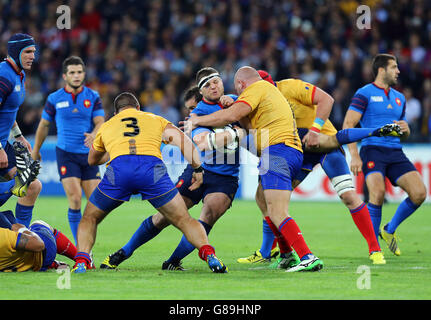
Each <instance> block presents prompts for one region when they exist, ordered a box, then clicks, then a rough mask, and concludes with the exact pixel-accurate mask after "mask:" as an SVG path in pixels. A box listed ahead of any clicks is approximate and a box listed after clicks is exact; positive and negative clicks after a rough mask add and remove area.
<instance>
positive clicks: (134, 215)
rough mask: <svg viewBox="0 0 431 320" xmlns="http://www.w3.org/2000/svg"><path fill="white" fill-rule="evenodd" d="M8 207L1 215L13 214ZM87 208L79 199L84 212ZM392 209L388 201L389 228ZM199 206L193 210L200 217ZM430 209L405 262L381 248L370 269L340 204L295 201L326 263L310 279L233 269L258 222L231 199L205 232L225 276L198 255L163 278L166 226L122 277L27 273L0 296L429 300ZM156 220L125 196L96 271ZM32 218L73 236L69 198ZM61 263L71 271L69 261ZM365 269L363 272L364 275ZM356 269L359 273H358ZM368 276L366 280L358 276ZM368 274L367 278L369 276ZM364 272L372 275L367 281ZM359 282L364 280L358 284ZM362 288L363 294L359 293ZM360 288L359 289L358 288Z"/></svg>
mask: <svg viewBox="0 0 431 320" xmlns="http://www.w3.org/2000/svg"><path fill="white" fill-rule="evenodd" d="M14 206H15V201H13V200H11V201H9V203H7V204H6V205H5V206H3V207H2V210H7V209H11V210H14ZM84 206H85V202H83V208H84ZM396 207H397V204H385V205H384V207H383V220H382V221H383V222H384V223H386V222H387V221H388V220H389V219H390V218H391V216H392V214H393V212H394V211H395V209H396ZM200 208H201V207H200V205H199V206H197V207H195V208H193V209H191V211H190V212H191V214H192V216H194V217H198V216H199V210H200ZM430 212H431V206H430V205H429V204H428V205H423V206H422V207H421V208H420V209H419V210H418V211H417V212H416V213H415V214H414V215H412V216H411V217H410V218H409V219H407V220H406V221H405V222H404V223H403V224H402V225H401V226H400V227H399V229H398V232H399V235H400V237H401V238H402V239H403V241H402V242H401V243H400V248H401V251H402V255H401V256H400V257H396V256H394V255H393V254H392V253H390V251H389V250H388V249H387V247H386V244H385V243H384V242H382V241H380V243H381V246H382V248H383V251H384V253H385V258H386V261H387V264H386V265H383V266H373V265H372V264H371V262H370V260H369V259H368V250H367V245H366V242H365V240H364V239H363V238H362V236H361V235H360V233H359V231H358V230H357V229H356V227H355V225H354V223H353V220H352V218H351V217H350V214H349V213H348V210H347V209H346V208H345V207H344V205H343V204H341V203H325V202H323V203H314V202H312V203H307V202H292V203H291V206H290V213H291V215H292V216H293V217H294V218H295V220H296V221H297V223H298V225H299V227H300V228H301V231H302V232H303V235H304V237H305V240H306V241H307V244H308V245H309V247H310V249H311V250H312V251H313V253H314V254H316V255H317V256H319V257H320V258H321V259H322V260H323V261H324V264H325V266H324V269H323V270H322V271H320V272H314V273H285V272H284V271H282V270H267V269H265V268H264V266H265V265H264V264H259V265H244V264H238V263H237V262H236V259H237V258H239V257H244V256H248V255H249V254H251V253H253V252H254V251H255V250H257V249H259V247H260V243H261V239H262V232H261V230H262V227H261V226H262V219H261V216H260V213H259V211H258V209H257V207H256V205H255V203H254V202H253V201H241V200H236V201H234V203H233V206H232V208H231V209H230V210H229V211H228V212H227V213H226V214H225V216H223V217H222V218H221V219H220V220H219V221H218V223H217V224H216V226H215V227H214V228H213V230H212V231H211V234H210V237H209V238H210V243H211V244H212V245H213V246H214V247H215V248H216V253H217V255H218V257H219V258H221V260H222V261H223V262H224V263H225V264H226V265H227V266H228V267H229V273H228V274H213V273H211V271H210V269H209V268H208V266H207V265H206V263H204V262H203V261H202V260H200V259H199V258H198V256H197V253H196V251H195V252H193V253H192V254H190V255H189V256H188V257H186V258H185V259H184V260H183V265H184V267H185V268H187V271H186V272H175V271H162V270H161V264H162V262H163V261H164V260H166V259H167V258H168V257H169V256H170V254H171V253H172V251H173V250H174V248H175V247H176V245H177V244H178V242H179V240H180V237H181V233H180V231H179V230H177V229H175V228H173V227H169V228H167V229H165V230H163V231H162V232H161V233H160V234H159V235H158V236H157V237H156V238H155V239H153V240H152V241H150V242H148V243H147V244H145V245H144V246H142V247H141V248H140V249H138V250H137V251H136V252H135V253H134V255H133V256H132V257H131V258H130V259H129V260H126V261H125V262H123V264H121V266H120V268H119V270H117V271H113V270H100V269H98V270H95V271H89V272H87V273H86V274H80V275H74V274H72V275H70V282H68V283H69V284H70V288H69V289H60V288H61V287H62V284H63V285H64V284H67V282H65V281H66V280H67V276H68V275H67V274H66V273H57V272H56V271H48V272H25V273H3V274H1V273H0V288H1V290H0V299H2V300H4V299H7V300H15V299H20V300H39V299H48V300H51V299H56V300H63V299H65V300H67V299H78V300H93V299H98V300H111V299H112V300H114V299H115V300H124V299H127V300H136V299H138V300H140V299H144V300H285V299H296V300H297V299H299V300H304V299H305V300H309V299H319V300H334V299H336V300H340V299H341V300H351V299H355V300H360V299H380V300H389V299H390V300H392V299H401V300H404V299H408V300H411V299H413V300H424V299H430V298H431V287H430V283H431V272H430V262H431V244H430V242H429V241H428V240H427V239H429V234H430V228H431V216H430V214H429V213H430ZM152 213H154V209H153V208H152V207H151V206H150V205H149V204H148V203H147V202H142V201H139V200H138V199H132V200H131V201H130V202H129V203H126V204H124V205H122V206H121V207H120V208H118V209H117V210H115V211H114V212H112V213H111V214H110V215H108V217H107V218H106V219H105V220H104V221H103V222H102V223H101V224H100V225H99V228H98V233H97V240H96V244H95V246H94V248H93V252H94V256H95V262H96V266H97V267H98V266H99V265H100V263H101V262H102V261H103V259H104V258H105V257H106V256H107V255H108V254H110V253H112V252H114V251H116V250H118V249H119V248H120V247H121V246H122V245H124V244H125V243H126V242H127V241H128V240H129V238H130V236H131V235H132V234H133V232H134V231H135V230H136V229H137V227H138V226H139V224H140V223H141V222H142V221H143V219H145V217H148V216H149V215H151V214H152ZM33 219H43V220H45V221H47V222H48V223H50V224H51V225H53V226H54V227H56V228H58V229H59V230H61V231H62V232H63V233H65V234H66V235H67V236H68V237H69V238H70V239H72V235H71V232H70V230H69V226H68V222H67V200H66V199H65V198H62V197H41V198H40V199H38V201H37V204H36V207H35V209H34V214H33ZM57 259H58V260H61V261H64V262H67V263H68V264H69V265H70V266H73V262H72V261H71V260H69V259H67V258H66V257H63V256H57ZM361 266H367V267H369V269H368V268H367V267H365V269H361V268H364V267H361ZM358 268H359V269H358ZM364 270H365V273H364ZM367 271H369V274H367V273H366V272H367ZM367 275H369V277H367ZM364 279H365V280H364ZM364 286H365V287H364ZM361 288H362V289H361Z"/></svg>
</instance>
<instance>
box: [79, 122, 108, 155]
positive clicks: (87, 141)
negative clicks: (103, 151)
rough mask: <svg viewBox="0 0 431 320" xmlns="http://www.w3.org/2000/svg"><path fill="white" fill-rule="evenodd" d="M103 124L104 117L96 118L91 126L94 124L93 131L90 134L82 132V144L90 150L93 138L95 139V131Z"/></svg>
mask: <svg viewBox="0 0 431 320" xmlns="http://www.w3.org/2000/svg"><path fill="white" fill-rule="evenodd" d="M104 122H105V117H103V116H96V117H94V118H93V124H94V129H93V131H91V132H90V133H88V132H84V135H85V139H84V144H85V146H86V147H87V148H91V145H92V144H93V141H94V138H96V134H97V131H98V130H99V128H100V126H101V125H102V124H103V123H104Z"/></svg>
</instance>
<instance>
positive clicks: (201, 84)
mask: <svg viewBox="0 0 431 320" xmlns="http://www.w3.org/2000/svg"><path fill="white" fill-rule="evenodd" d="M215 77H218V78H220V74H219V73H217V72H214V73H211V74H209V75H207V76H206V77H203V78H202V79H201V80H199V83H198V87H199V89H202V88H203V87H204V86H205V85H206V84H207V82H208V81H210V80H211V79H213V78H215Z"/></svg>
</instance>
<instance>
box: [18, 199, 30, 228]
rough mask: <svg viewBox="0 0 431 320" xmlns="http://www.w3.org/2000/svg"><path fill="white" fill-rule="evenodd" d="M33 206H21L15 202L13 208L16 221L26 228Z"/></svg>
mask: <svg viewBox="0 0 431 320" xmlns="http://www.w3.org/2000/svg"><path fill="white" fill-rule="evenodd" d="M33 207H34V206H23V205H21V204H19V203H17V204H16V208H15V215H16V221H17V222H18V223H21V224H23V225H25V226H26V227H27V228H28V226H29V225H30V221H31V217H32V216H33Z"/></svg>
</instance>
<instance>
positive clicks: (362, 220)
mask: <svg viewBox="0 0 431 320" xmlns="http://www.w3.org/2000/svg"><path fill="white" fill-rule="evenodd" d="M350 213H351V214H352V218H353V221H354V222H355V224H356V227H358V229H359V231H360V232H361V234H362V236H363V237H364V238H365V240H367V243H368V250H369V252H370V253H371V252H373V251H380V245H379V242H378V241H377V239H376V234H375V233H374V228H373V222H372V221H371V217H370V212H369V211H368V207H367V205H366V204H365V203H364V202H363V203H362V204H361V205H360V206H359V207H357V208H356V209H353V210H350Z"/></svg>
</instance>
